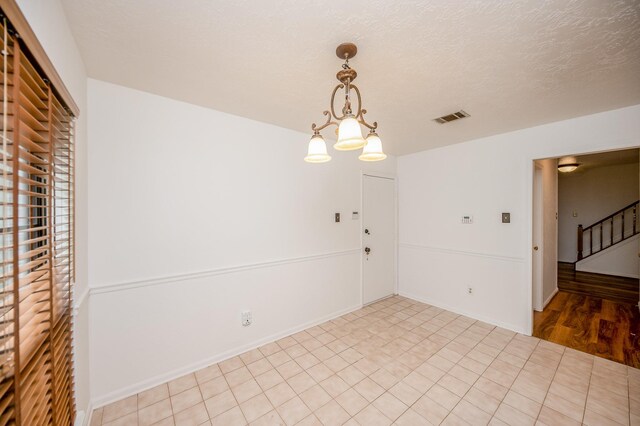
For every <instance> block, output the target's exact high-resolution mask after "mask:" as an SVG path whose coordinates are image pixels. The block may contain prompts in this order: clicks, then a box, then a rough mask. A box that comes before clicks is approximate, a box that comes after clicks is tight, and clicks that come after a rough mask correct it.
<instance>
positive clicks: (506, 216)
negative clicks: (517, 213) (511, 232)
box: [502, 213, 511, 223]
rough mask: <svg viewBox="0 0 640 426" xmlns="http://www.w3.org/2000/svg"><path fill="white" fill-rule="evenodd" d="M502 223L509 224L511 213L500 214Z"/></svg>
mask: <svg viewBox="0 0 640 426" xmlns="http://www.w3.org/2000/svg"><path fill="white" fill-rule="evenodd" d="M502 223H511V213H502Z"/></svg>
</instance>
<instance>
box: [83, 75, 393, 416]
mask: <svg viewBox="0 0 640 426" xmlns="http://www.w3.org/2000/svg"><path fill="white" fill-rule="evenodd" d="M89 109H90V112H91V114H90V116H89V129H90V143H91V150H90V154H89V163H90V166H91V175H90V183H89V184H90V187H91V193H92V194H94V196H92V197H91V200H90V206H89V211H90V215H91V224H90V226H91V227H90V245H91V259H90V279H91V283H92V287H93V288H92V292H91V300H92V302H91V342H92V344H91V361H92V377H91V379H92V380H91V389H92V397H93V398H94V401H95V402H96V404H97V405H100V404H103V403H106V402H109V401H111V400H114V399H118V398H120V397H122V396H126V395H128V394H131V393H133V392H136V391H139V390H141V389H144V388H146V387H149V386H152V385H154V384H156V383H160V382H163V381H165V380H167V379H169V378H172V377H175V376H176V375H178V374H182V373H184V372H186V371H189V370H193V369H195V368H197V367H200V366H204V365H207V364H209V363H211V362H214V361H217V360H220V359H223V358H225V357H228V356H230V355H233V354H235V353H237V352H240V351H242V350H245V349H248V348H250V347H253V346H256V345H258V344H260V343H261V342H266V341H268V340H272V339H275V338H276V337H278V336H281V335H284V334H287V333H290V332H292V331H295V330H297V329H300V328H301V327H304V326H305V324H311V323H314V322H317V321H319V320H322V319H325V318H329V317H332V316H335V315H337V314H339V313H342V312H345V311H348V310H351V309H354V308H357V307H359V306H360V304H361V288H360V238H361V234H360V223H359V221H353V220H352V219H351V212H352V211H359V210H360V202H361V201H360V198H361V196H360V195H361V168H362V167H367V170H379V171H381V172H386V173H395V159H394V158H393V157H390V158H389V159H388V160H387V161H384V162H382V163H375V164H365V163H362V162H360V161H358V160H357V153H355V152H353V153H334V154H333V160H332V161H331V162H329V163H326V164H320V165H312V164H307V163H305V162H303V160H302V159H303V157H304V155H305V154H306V146H307V142H308V139H309V137H310V135H307V134H303V133H299V132H294V131H291V130H286V129H283V128H279V127H275V126H272V125H268V124H264V123H259V122H256V121H252V120H248V119H245V118H240V117H237V116H233V115H229V114H224V113H221V112H217V111H213V110H209V109H205V108H201V107H197V106H193V105H189V104H186V103H182V102H178V101H174V100H170V99H166V98H162V97H159V96H155V95H151V94H147V93H143V92H139V91H136V90H132V89H128V88H124V87H121V86H115V85H112V84H108V83H104V82H100V81H95V80H89ZM283 113H286V111H285V112H283ZM312 119H313V117H310V120H312ZM332 152H333V151H332ZM335 212H340V213H342V218H343V219H342V222H341V223H335V222H334V213H335ZM244 309H250V310H252V312H253V320H254V323H253V325H251V326H250V327H247V328H243V327H241V326H240V312H241V311H242V310H244Z"/></svg>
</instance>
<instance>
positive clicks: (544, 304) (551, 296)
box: [542, 287, 558, 311]
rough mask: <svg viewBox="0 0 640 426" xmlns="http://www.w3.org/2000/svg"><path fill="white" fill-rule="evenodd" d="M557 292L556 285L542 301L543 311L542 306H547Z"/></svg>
mask: <svg viewBox="0 0 640 426" xmlns="http://www.w3.org/2000/svg"><path fill="white" fill-rule="evenodd" d="M557 293H558V287H556V288H555V289H554V290H553V291H552V292H551V294H550V295H549V297H547V300H545V301H544V302H543V303H542V310H543V311H544V308H546V307H547V305H548V304H549V302H551V299H553V296H555V295H556V294H557Z"/></svg>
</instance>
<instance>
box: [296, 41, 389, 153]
mask: <svg viewBox="0 0 640 426" xmlns="http://www.w3.org/2000/svg"><path fill="white" fill-rule="evenodd" d="M357 52H358V48H357V47H356V45H355V44H353V43H342V44H341V45H340V46H338V48H337V49H336V55H337V56H338V58H340V59H343V60H344V64H342V69H341V70H340V71H338V73H337V74H336V78H337V79H338V81H339V82H340V83H339V84H338V85H337V86H336V87H334V89H333V92H332V93H331V105H330V109H328V110H326V111H323V114H324V115H325V116H326V117H327V121H326V123H324V124H323V125H321V126H318V125H317V124H316V123H313V124H312V125H311V130H313V135H312V136H311V140H310V141H309V150H308V153H307V156H306V157H305V158H304V160H305V161H306V162H308V163H326V162H327V161H329V160H331V156H330V155H329V154H328V153H327V145H326V143H325V141H324V138H323V137H322V135H321V134H320V131H321V130H323V129H325V128H327V127H329V126H332V125H335V126H337V127H338V141H337V142H336V143H335V144H334V145H333V148H334V149H336V150H337V151H353V150H356V149H361V148H362V154H360V156H359V157H358V158H359V159H360V160H362V161H380V160H384V159H385V158H387V155H386V154H385V153H384V152H383V151H382V141H381V140H380V137H379V136H378V134H377V133H376V129H377V128H378V123H377V122H375V121H374V122H373V123H372V124H369V123H367V122H366V121H365V119H364V115H365V114H366V113H367V110H366V109H364V108H362V97H361V95H360V90H359V89H358V86H356V85H355V84H353V80H355V79H356V77H357V76H358V73H356V70H354V69H353V68H351V66H349V59H351V58H353V57H354V56H356V53H357ZM339 90H343V91H344V106H343V107H342V111H341V114H340V115H338V114H336V110H335V107H334V103H335V99H336V94H337V93H338V91H339ZM352 92H354V93H355V95H356V99H357V108H355V110H354V109H353V108H352V104H351V93H352ZM361 126H364V127H366V128H367V129H369V134H368V135H367V138H366V139H365V138H364V137H362V127H361Z"/></svg>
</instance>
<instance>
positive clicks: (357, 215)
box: [351, 212, 360, 220]
mask: <svg viewBox="0 0 640 426" xmlns="http://www.w3.org/2000/svg"><path fill="white" fill-rule="evenodd" d="M358 219H360V213H358V212H351V220H358Z"/></svg>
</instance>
